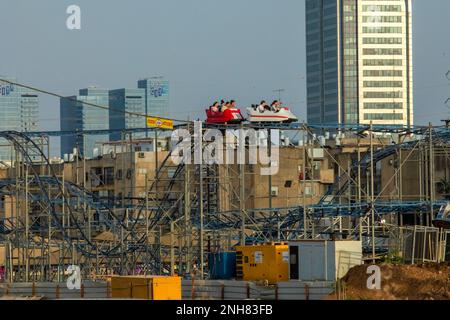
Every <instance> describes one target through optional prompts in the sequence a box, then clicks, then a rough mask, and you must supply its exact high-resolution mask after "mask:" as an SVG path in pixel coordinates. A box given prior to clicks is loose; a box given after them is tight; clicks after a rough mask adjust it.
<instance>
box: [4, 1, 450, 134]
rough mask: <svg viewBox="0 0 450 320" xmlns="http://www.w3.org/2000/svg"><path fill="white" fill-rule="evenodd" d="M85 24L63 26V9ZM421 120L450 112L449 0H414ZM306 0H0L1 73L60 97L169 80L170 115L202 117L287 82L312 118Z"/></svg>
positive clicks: (269, 94)
mask: <svg viewBox="0 0 450 320" xmlns="http://www.w3.org/2000/svg"><path fill="white" fill-rule="evenodd" d="M71 4H76V5H79V6H80V7H81V10H82V25H81V27H82V30H80V31H72V30H68V29H67V28H66V19H67V17H68V15H67V14H66V8H67V7H68V6H69V5H71ZM413 10H414V11H413V34H414V38H413V48H414V57H413V59H414V80H415V82H414V90H415V91H414V98H415V115H416V116H415V120H416V124H426V123H428V122H429V121H432V122H433V123H436V124H437V123H438V122H439V121H440V120H441V119H443V118H444V117H446V116H447V115H448V114H449V113H450V111H449V110H448V109H446V107H445V105H444V101H445V100H446V98H447V97H450V81H449V80H447V79H446V77H445V73H446V71H447V70H449V69H450V1H448V0H427V1H425V0H413ZM304 24H305V19H304V0H226V1H225V0H128V1H123V0H122V1H119V0H71V1H66V0H38V1H32V0H28V1H25V0H0V32H1V39H2V42H1V43H2V45H1V48H2V50H1V53H0V74H2V75H9V76H15V77H17V78H18V79H19V81H20V82H23V83H25V84H30V85H33V86H36V87H39V88H43V89H46V90H49V91H53V92H57V93H60V94H63V95H72V94H75V93H76V92H77V90H78V89H79V88H83V87H87V86H90V85H97V86H99V87H104V88H108V89H117V88H121V87H131V88H134V87H136V82H137V80H138V79H139V78H143V77H147V76H155V75H162V76H165V77H166V78H167V79H168V80H170V82H171V88H170V89H171V93H170V94H171V114H172V116H174V117H176V118H183V119H185V118H187V117H188V116H190V118H191V119H194V118H195V119H196V118H198V117H201V118H204V114H203V113H204V111H203V109H204V107H206V106H207V105H208V104H209V103H210V102H211V101H212V100H215V99H219V98H221V97H223V98H235V99H236V100H237V101H238V103H239V104H240V105H242V106H247V105H249V104H250V103H253V102H257V101H259V100H260V99H261V98H265V99H266V100H270V99H272V98H275V97H276V96H277V95H276V94H275V93H274V92H273V90H275V89H278V88H284V89H285V92H284V93H283V96H282V98H283V100H284V101H285V102H286V103H287V104H289V105H291V106H292V108H293V109H294V110H295V112H296V113H298V114H299V115H300V117H301V118H302V119H303V118H304V116H305V109H306V102H305V91H306V88H305V87H306V82H305V34H304V30H305V25H304ZM40 118H41V129H43V130H58V129H59V101H58V100H57V99H55V98H49V97H44V96H41V110H40Z"/></svg>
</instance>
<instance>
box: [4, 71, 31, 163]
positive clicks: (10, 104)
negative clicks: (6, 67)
mask: <svg viewBox="0 0 450 320" xmlns="http://www.w3.org/2000/svg"><path fill="white" fill-rule="evenodd" d="M5 79H6V80H8V81H11V82H16V79H13V78H5ZM38 118H39V97H38V95H37V93H36V92H34V91H31V90H28V89H24V88H22V87H17V86H14V85H11V84H9V83H4V82H0V130H1V131H8V130H11V131H19V132H29V131H37V129H38V126H39V119H38ZM7 144H8V143H7V141H5V140H4V139H0V145H1V146H0V160H2V161H10V160H11V156H12V154H11V151H12V150H11V147H8V146H5V145H7Z"/></svg>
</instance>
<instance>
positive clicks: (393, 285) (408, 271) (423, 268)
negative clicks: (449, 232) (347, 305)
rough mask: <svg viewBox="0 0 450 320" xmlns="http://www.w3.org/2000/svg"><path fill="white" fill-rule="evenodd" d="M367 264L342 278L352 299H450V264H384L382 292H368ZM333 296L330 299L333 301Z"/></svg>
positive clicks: (382, 267)
mask: <svg viewBox="0 0 450 320" xmlns="http://www.w3.org/2000/svg"><path fill="white" fill-rule="evenodd" d="M367 267H368V265H362V266H357V267H354V268H352V269H351V270H350V271H349V272H348V273H347V275H346V276H345V277H344V278H343V281H344V282H345V287H346V294H347V299H350V300H355V299H356V300H450V265H449V264H424V265H395V264H381V265H379V267H380V269H381V289H380V290H369V289H367V279H368V277H369V276H370V275H369V274H367V273H366V272H367ZM335 297H336V296H335V295H334V294H333V295H331V296H330V297H329V298H330V299H333V298H335Z"/></svg>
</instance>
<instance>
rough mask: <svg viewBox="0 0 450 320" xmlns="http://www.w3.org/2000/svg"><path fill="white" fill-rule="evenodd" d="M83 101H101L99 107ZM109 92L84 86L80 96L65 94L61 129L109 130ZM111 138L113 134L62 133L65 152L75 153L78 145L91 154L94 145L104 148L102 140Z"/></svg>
mask: <svg viewBox="0 0 450 320" xmlns="http://www.w3.org/2000/svg"><path fill="white" fill-rule="evenodd" d="M83 102H88V103H92V104H95V105H100V106H103V107H105V108H98V107H94V106H90V105H87V104H85V103H83ZM108 105H109V94H108V90H106V89H99V88H87V89H81V90H80V91H79V95H78V96H72V97H67V98H62V99H61V100H60V112H61V115H60V117H61V120H60V123H61V131H75V130H80V131H81V130H108V129H109V110H108ZM107 141H109V134H104V135H86V136H85V137H84V138H83V137H82V136H80V135H75V134H71V135H63V136H62V137H61V155H62V156H64V154H70V153H73V149H74V148H77V147H78V149H79V150H80V153H82V154H83V155H85V156H86V157H87V158H91V157H92V156H93V155H94V149H95V148H98V149H99V150H101V143H102V142H107Z"/></svg>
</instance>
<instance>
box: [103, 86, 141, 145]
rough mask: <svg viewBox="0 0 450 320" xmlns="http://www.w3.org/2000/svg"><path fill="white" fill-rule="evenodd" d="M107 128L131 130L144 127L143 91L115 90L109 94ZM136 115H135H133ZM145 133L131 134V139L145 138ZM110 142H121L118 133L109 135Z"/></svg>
mask: <svg viewBox="0 0 450 320" xmlns="http://www.w3.org/2000/svg"><path fill="white" fill-rule="evenodd" d="M109 106H110V111H109V127H110V129H117V130H121V129H132V128H145V127H146V118H145V117H144V116H139V115H145V114H146V107H145V90H144V89H117V90H111V91H110V92H109ZM135 114H136V115H135ZM145 136H146V134H145V132H142V133H133V138H145ZM110 137H111V140H112V141H117V140H121V139H122V136H121V133H120V132H113V133H111V135H110Z"/></svg>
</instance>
